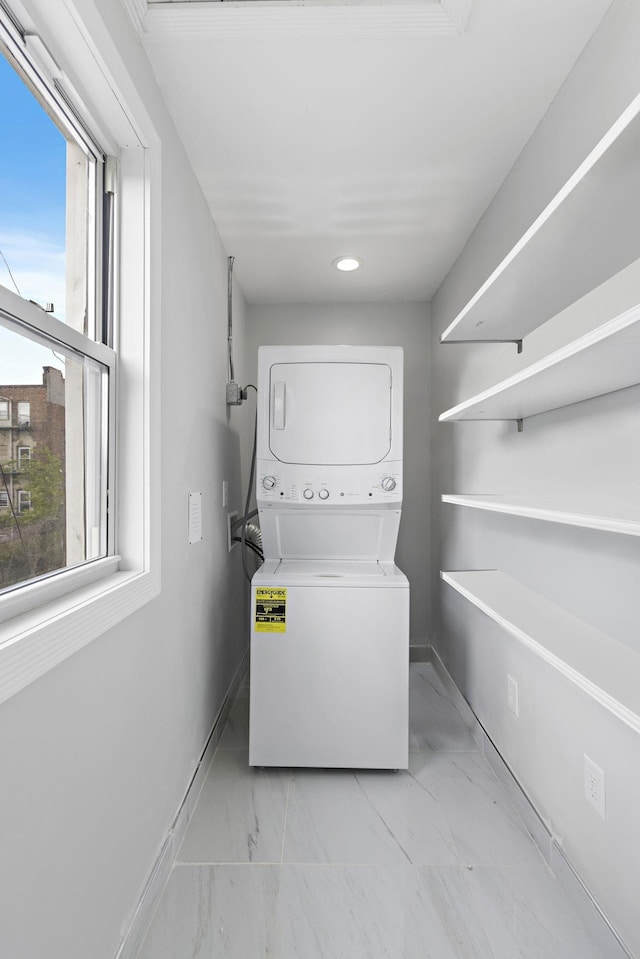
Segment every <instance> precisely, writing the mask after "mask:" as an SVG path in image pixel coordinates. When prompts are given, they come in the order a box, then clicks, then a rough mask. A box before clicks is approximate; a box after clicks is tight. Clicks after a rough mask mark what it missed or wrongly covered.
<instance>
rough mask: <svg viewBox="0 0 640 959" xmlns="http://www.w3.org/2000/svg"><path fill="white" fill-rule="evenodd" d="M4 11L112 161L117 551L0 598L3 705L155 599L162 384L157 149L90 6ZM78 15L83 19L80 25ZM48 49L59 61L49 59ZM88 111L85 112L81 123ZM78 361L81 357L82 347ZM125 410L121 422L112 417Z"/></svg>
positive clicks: (51, 4) (54, 0) (56, 1)
mask: <svg viewBox="0 0 640 959" xmlns="http://www.w3.org/2000/svg"><path fill="white" fill-rule="evenodd" d="M10 4H11V9H12V12H13V13H14V14H15V16H16V17H17V18H19V22H20V23H21V24H22V26H23V27H24V28H25V32H26V34H28V36H25V38H24V39H23V40H21V42H22V43H23V46H24V47H25V49H28V50H30V52H31V55H32V56H33V57H34V58H35V59H36V60H37V62H38V67H39V69H40V70H41V73H42V75H43V77H45V78H47V79H49V80H50V82H53V77H54V76H55V86H56V87H57V88H58V89H63V90H64V93H65V95H66V97H67V98H68V100H69V101H70V102H71V103H72V104H73V106H74V108H75V110H76V112H77V113H78V114H79V115H80V116H81V118H82V120H83V121H84V123H85V124H86V125H87V126H88V128H89V129H90V130H92V131H94V134H95V136H96V139H98V140H99V142H101V143H102V144H103V145H104V147H105V149H107V150H108V151H109V153H110V154H111V155H113V156H115V157H117V158H118V164H119V171H120V181H119V205H118V206H119V214H118V215H119V220H120V229H119V232H118V239H117V247H118V249H117V255H118V262H119V276H118V290H117V295H116V300H117V301H118V303H119V308H118V314H119V315H118V323H117V324H116V328H117V336H116V343H115V348H116V353H117V356H118V360H119V362H118V364H117V366H116V369H115V374H114V379H115V383H114V384H113V386H114V388H112V389H111V396H110V415H111V417H112V418H113V419H112V422H115V423H116V424H117V429H116V447H115V449H114V451H113V455H112V456H111V464H112V469H113V470H114V475H115V479H116V482H117V486H115V489H116V490H117V493H116V494H114V492H113V489H114V486H113V485H112V493H111V498H110V504H109V506H110V510H111V511H112V516H113V517H114V520H115V523H114V525H115V542H114V548H115V552H114V553H113V555H110V556H108V557H106V558H105V559H99V560H95V561H92V562H90V563H87V564H85V565H84V566H81V567H78V568H75V569H67V570H63V571H61V572H59V573H57V574H55V575H52V576H48V577H46V578H43V579H42V580H40V581H34V582H30V583H28V584H25V585H24V586H21V587H20V588H18V589H15V590H12V591H11V592H9V593H6V594H4V595H3V596H0V702H3V701H4V700H6V699H8V698H9V697H10V696H12V695H14V694H16V693H17V692H19V691H20V690H21V689H22V688H24V687H25V686H26V685H28V684H29V683H30V682H32V681H34V680H35V679H37V678H38V677H40V676H42V675H43V674H44V673H46V672H47V671H48V670H49V669H52V668H53V667H54V666H56V665H58V663H60V662H62V661H63V660H64V659H66V658H67V657H68V656H70V655H72V654H73V653H74V652H75V651H76V650H78V649H81V648H82V647H83V646H85V645H86V644H87V643H89V642H92V641H93V640H95V639H97V638H98V637H99V636H101V635H103V634H104V633H105V632H107V631H108V630H109V629H111V628H112V627H114V626H115V625H117V624H118V623H119V622H121V621H122V620H123V619H125V618H126V617H128V616H129V615H131V614H132V613H133V612H134V611H135V610H136V609H138V608H140V607H141V606H143V605H144V604H145V603H148V602H149V601H150V600H152V599H153V598H155V597H156V596H157V595H158V594H159V592H160V544H159V535H158V534H157V532H156V531H157V530H158V528H159V510H160V498H159V484H160V462H159V423H158V416H159V413H158V409H159V398H160V397H159V381H158V379H157V377H155V376H153V377H152V371H153V370H155V369H156V368H157V363H156V360H157V358H158V350H159V343H158V341H157V338H156V337H152V336H151V330H152V329H154V328H157V326H158V320H157V319H155V322H154V317H155V315H156V313H157V311H158V309H159V271H156V272H154V275H153V277H152V275H151V268H150V267H151V262H152V258H155V257H156V256H157V255H159V254H156V253H155V252H154V251H155V250H156V249H157V250H159V247H160V230H161V222H160V209H159V189H160V141H159V138H158V135H157V133H156V130H155V128H154V125H153V124H152V122H151V120H150V118H149V116H148V114H147V112H146V110H145V109H144V106H143V105H142V104H141V103H140V101H139V99H138V97H137V93H136V87H135V83H134V82H133V80H132V78H131V76H130V75H129V73H128V71H127V70H126V68H125V66H124V64H123V63H122V61H121V59H120V57H119V55H118V52H117V48H116V47H115V46H114V44H113V39H112V37H111V35H110V34H109V31H108V28H107V26H106V25H105V24H104V22H103V21H102V20H101V19H100V18H99V17H97V16H94V15H93V14H92V11H91V8H90V5H89V6H88V7H87V6H83V7H82V8H79V7H75V5H74V3H73V2H72V0H10ZM83 15H85V16H86V17H87V18H89V19H90V22H85V20H84V19H83ZM36 21H37V22H36ZM52 49H55V50H56V53H57V57H58V61H59V62H54V61H53V59H52V58H51V55H50V53H49V50H52ZM96 49H101V50H103V51H105V56H107V58H108V62H109V66H110V69H109V71H107V70H106V69H105V65H104V62H103V61H102V60H101V59H100V58H98V57H96V52H95V51H96ZM70 77H73V78H74V83H73V84H72V83H71V81H70V79H69V78H70ZM78 78H81V83H82V86H80V81H79V80H78ZM86 102H90V103H91V104H92V111H91V113H90V114H89V113H88V112H87V111H86V109H85V107H84V103H86ZM152 204H153V206H154V223H153V231H152V228H151V221H150V208H151V205H152ZM0 293H1V294H2V295H3V297H4V298H5V299H4V302H5V303H6V298H7V297H8V298H9V300H10V298H11V296H12V294H11V292H10V291H4V290H0ZM33 309H34V310H37V307H33ZM38 313H41V311H38ZM39 319H40V320H41V322H42V323H43V324H44V325H45V327H46V330H45V332H49V333H50V334H51V333H53V331H54V328H55V324H56V323H57V322H59V321H57V320H55V319H54V318H53V317H51V316H48V315H47V314H42V316H41V317H39ZM49 324H52V325H51V326H49ZM78 336H80V334H78ZM95 345H96V347H101V344H95ZM104 349H105V350H106V349H107V348H106V347H105V348H104ZM81 352H85V353H86V343H85V342H84V339H83V343H82V349H81ZM96 358H97V359H98V360H99V361H100V362H101V360H100V358H99V357H96ZM125 411H126V415H121V416H119V415H118V414H119V413H120V412H122V413H123V414H124V413H125ZM141 450H142V457H141V456H140V451H141Z"/></svg>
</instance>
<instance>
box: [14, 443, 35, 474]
mask: <svg viewBox="0 0 640 959" xmlns="http://www.w3.org/2000/svg"><path fill="white" fill-rule="evenodd" d="M25 451H26V454H27V455H26V456H25ZM32 452H33V451H32V449H31V447H30V446H19V447H18V449H17V453H18V469H22V465H23V462H26V463H30V462H31V454H32Z"/></svg>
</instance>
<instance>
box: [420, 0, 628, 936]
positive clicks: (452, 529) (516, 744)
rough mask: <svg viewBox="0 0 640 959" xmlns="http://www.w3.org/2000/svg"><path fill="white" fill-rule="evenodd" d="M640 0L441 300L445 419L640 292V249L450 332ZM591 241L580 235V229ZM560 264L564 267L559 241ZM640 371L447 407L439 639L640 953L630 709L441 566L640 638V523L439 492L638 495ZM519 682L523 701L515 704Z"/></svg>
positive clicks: (608, 87) (570, 162) (622, 90)
mask: <svg viewBox="0 0 640 959" xmlns="http://www.w3.org/2000/svg"><path fill="white" fill-rule="evenodd" d="M639 43H640V7H639V6H638V4H637V3H634V2H627V0H621V2H620V0H616V2H614V4H613V5H612V7H611V10H610V12H609V14H608V16H607V17H605V19H604V21H603V23H602V26H601V28H600V29H599V31H598V32H597V33H596V35H595V36H594V38H593V40H592V42H591V43H590V45H589V46H588V47H587V49H586V51H585V52H584V54H583V55H582V57H581V58H580V59H579V61H578V62H577V64H576V66H575V68H574V70H573V72H572V74H571V75H570V77H569V78H568V80H567V82H566V84H565V85H564V86H563V88H562V89H561V90H560V91H559V93H558V96H557V97H556V99H555V101H554V103H553V104H552V106H551V108H550V110H549V112H548V114H547V115H546V116H545V118H544V119H543V121H542V123H541V124H540V126H539V128H538V130H537V131H536V132H535V134H534V135H533V137H532V138H531V140H530V142H529V144H528V145H527V147H526V149H525V150H524V152H523V154H522V155H521V157H520V158H519V160H518V162H517V163H516V165H515V167H514V169H513V171H512V172H511V174H510V175H509V177H508V179H507V181H506V182H505V184H504V185H503V187H502V189H501V190H500V191H499V193H498V195H497V196H496V198H495V200H494V202H493V204H492V205H491V206H490V207H489V209H488V211H487V213H486V214H485V216H484V217H483V219H482V220H481V221H480V223H479V225H478V227H477V228H476V230H475V232H474V234H473V235H472V237H471V238H470V240H469V242H468V244H467V246H466V248H465V250H464V251H463V254H462V255H461V257H460V258H459V260H458V262H457V263H456V264H455V266H454V268H453V270H452V271H451V273H450V275H449V276H448V278H447V279H446V281H445V282H444V284H443V286H442V287H441V289H440V291H439V292H438V295H437V296H436V298H435V300H434V302H433V304H432V317H433V371H434V375H433V389H434V399H433V407H434V420H435V418H436V417H437V415H438V414H439V413H440V412H442V411H443V410H445V409H447V408H449V407H451V406H452V405H454V404H455V403H457V402H459V401H460V400H462V399H463V398H465V397H467V396H469V395H472V394H473V393H475V392H476V391H478V390H480V389H482V388H484V387H486V386H488V385H489V384H491V383H494V382H497V381H499V380H500V379H502V378H504V377H506V376H508V375H510V374H511V373H513V372H515V371H516V370H517V369H519V368H521V367H522V366H523V365H525V364H529V363H531V362H533V361H534V360H536V359H538V358H539V357H540V356H542V355H544V353H546V352H547V351H548V350H551V349H554V348H555V347H558V346H560V345H562V344H564V343H566V342H567V341H568V340H570V339H571V338H572V337H573V336H575V335H577V334H579V333H581V332H585V331H586V330H588V329H591V328H593V327H594V326H595V325H597V323H599V322H602V320H604V319H607V318H608V316H614V315H616V313H617V312H618V311H619V310H620V308H621V307H622V308H624V306H625V305H626V306H630V305H632V304H634V303H638V302H640V264H635V265H632V266H631V267H629V268H628V269H627V270H626V272H625V273H624V275H622V276H619V277H618V278H617V279H616V280H615V281H613V282H612V283H609V284H607V285H606V286H605V287H604V288H603V289H602V291H601V293H600V294H599V296H598V303H597V306H596V308H595V309H586V308H585V305H584V304H578V305H577V306H575V307H572V308H569V309H568V310H566V311H564V312H563V313H562V314H560V315H559V316H558V317H556V318H553V319H551V320H550V321H549V322H547V323H546V324H545V325H544V326H542V327H541V328H540V329H539V330H537V331H536V332H535V333H533V334H531V335H530V336H529V337H527V338H526V339H525V344H524V352H523V354H522V355H521V356H518V355H517V354H516V352H515V347H514V346H512V345H489V344H484V345H475V346H467V345H446V346H445V345H440V344H439V337H440V335H441V333H442V331H443V330H444V329H445V328H446V326H448V324H449V323H450V322H451V321H452V320H453V318H454V317H455V315H456V313H457V312H458V310H459V308H460V307H461V306H462V305H463V304H464V302H465V301H466V300H467V299H468V298H469V296H470V295H471V294H472V293H473V292H474V290H475V288H476V287H477V286H478V285H479V284H480V283H481V282H482V281H483V280H484V279H485V278H486V276H487V275H488V274H489V273H490V272H491V270H492V269H493V268H494V267H495V266H496V265H497V264H498V262H499V261H500V259H501V258H502V256H503V255H504V254H505V253H506V252H507V250H508V249H509V248H510V247H511V246H512V245H513V243H514V242H515V241H516V240H517V239H518V237H519V235H520V234H521V233H522V232H523V230H524V229H525V228H526V227H527V226H528V225H529V223H531V222H532V221H533V219H534V218H535V216H536V215H537V214H538V213H539V212H540V210H541V209H542V208H543V206H544V205H545V204H546V202H548V200H549V199H551V197H552V195H553V194H554V192H555V190H556V189H557V188H558V186H559V185H560V183H561V182H562V180H563V178H566V176H567V175H568V174H569V173H570V172H571V170H572V169H573V168H575V166H577V165H578V163H579V161H580V160H581V159H582V158H583V157H584V156H585V155H586V153H588V151H589V150H590V148H591V147H592V146H593V145H594V144H595V142H596V141H597V140H598V138H599V137H600V136H601V135H602V134H603V133H604V131H605V130H606V128H607V127H608V126H609V125H610V124H611V122H613V120H614V119H615V118H616V117H617V116H618V115H619V113H620V112H622V110H623V109H624V108H625V107H626V106H627V104H628V103H629V102H630V101H631V100H632V98H633V97H634V96H635V95H636V94H637V93H638V91H640V59H639V58H638V57H637V49H638V44H639ZM578 242H579V241H578ZM558 269H560V270H561V269H562V259H561V254H560V255H559V260H558ZM638 435H640V387H633V388H630V389H627V390H623V391H620V392H618V393H615V394H610V395H608V396H604V397H600V398H597V399H593V400H589V401H587V402H584V403H580V404H576V405H574V406H571V407H568V408H566V409H564V410H559V411H556V412H552V413H547V414H544V415H540V416H536V417H533V418H531V419H528V420H526V421H525V424H524V432H523V433H518V432H517V431H516V427H515V425H514V424H513V423H495V422H488V423H478V422H476V423H451V424H440V425H434V433H433V446H432V458H433V463H434V474H433V475H434V488H433V506H434V510H433V522H434V556H433V568H434V582H433V592H434V604H435V607H436V627H435V632H436V637H435V638H434V646H435V647H436V648H437V650H438V652H439V654H440V656H441V658H442V659H443V661H444V663H445V665H446V666H447V668H448V669H449V670H450V672H451V674H452V675H453V678H454V679H455V681H456V683H457V684H458V685H459V687H460V688H461V690H462V691H463V693H464V695H465V697H466V698H467V699H468V701H469V703H470V704H471V706H472V708H473V709H474V711H475V713H476V715H477V716H478V717H479V719H480V720H481V722H482V723H483V725H484V726H485V728H486V730H487V732H488V734H489V735H490V737H491V738H492V739H493V741H494V743H495V744H496V746H497V747H498V749H499V750H500V752H501V753H502V755H503V757H504V758H505V759H506V761H507V763H508V764H509V765H510V767H511V769H512V770H513V772H514V773H515V775H516V776H517V778H518V779H519V781H520V782H521V784H522V786H523V788H524V789H525V791H526V792H527V794H528V795H529V797H530V798H531V800H532V801H533V803H534V805H535V807H536V808H537V810H538V812H539V813H540V815H541V817H542V818H543V820H544V821H545V823H546V824H547V826H548V828H549V830H550V831H551V833H552V834H553V835H554V836H555V837H556V838H557V841H558V842H559V844H560V845H561V846H562V848H563V849H564V850H565V852H566V854H567V855H568V857H569V859H570V861H571V862H572V863H573V864H574V866H575V867H576V869H577V871H578V873H579V875H580V876H581V878H582V879H583V881H584V882H585V884H586V885H587V887H588V888H589V890H590V891H591V893H592V894H593V895H594V897H595V898H596V900H597V901H598V902H599V904H600V905H601V907H602V908H603V910H604V912H605V914H606V915H607V916H608V917H609V919H610V921H611V922H612V923H613V925H614V927H615V928H616V929H617V930H618V932H619V933H620V935H621V936H622V938H623V939H624V940H625V941H626V943H627V945H628V947H629V948H630V949H631V950H632V951H633V952H634V954H635V955H640V926H639V924H638V921H637V892H636V889H637V874H638V867H639V866H640V854H639V852H638V850H640V820H639V818H638V815H637V810H638V808H640V772H639V770H640V741H639V737H638V736H637V735H636V734H635V733H633V732H632V731H631V730H630V729H629V728H628V727H626V726H625V725H623V724H622V723H621V722H619V721H618V720H617V719H615V718H614V717H613V716H612V715H611V714H610V713H608V712H607V711H606V710H605V709H604V708H602V707H601V706H599V705H598V704H596V703H595V702H594V701H593V700H591V699H590V698H589V697H588V696H587V695H586V694H585V693H583V692H581V691H579V690H578V689H577V688H576V687H575V686H573V685H571V684H570V683H569V682H568V681H567V680H565V679H563V678H562V677H561V676H559V675H558V673H556V672H555V671H554V670H553V669H552V668H551V667H549V666H547V665H545V664H544V663H542V662H541V661H540V660H539V659H538V658H537V657H536V656H535V655H533V654H532V653H530V652H529V651H527V650H526V649H525V648H524V647H523V646H522V645H521V644H519V643H518V642H517V641H516V640H515V639H514V638H512V637H510V636H509V635H507V634H506V633H505V632H504V631H503V630H501V629H500V628H499V627H498V626H497V625H496V624H494V623H493V622H491V621H490V620H489V619H488V618H487V617H485V616H484V615H482V614H481V613H480V612H478V611H477V610H476V609H474V608H473V607H471V606H470V605H469V604H468V603H466V602H465V600H464V599H462V597H460V596H459V595H458V594H456V593H454V592H453V591H452V590H450V588H449V587H447V586H446V585H444V584H442V583H441V582H440V581H439V579H438V570H439V569H474V568H480V569H482V568H498V569H501V570H503V571H504V572H505V573H507V574H508V575H511V576H512V577H513V578H514V579H517V580H519V581H520V582H522V583H524V584H525V585H528V586H529V587H531V588H532V589H534V590H535V591H536V592H538V593H539V594H540V595H542V596H545V597H547V598H548V599H550V600H552V601H553V602H555V603H557V604H558V605H560V606H562V607H564V608H565V609H568V610H570V611H571V612H573V613H574V614H575V615H577V616H578V617H579V618H581V619H583V620H585V621H586V622H588V623H590V624H592V625H594V626H596V627H598V628H599V629H601V630H602V631H604V632H605V633H608V634H609V635H611V636H613V637H614V638H615V639H617V640H619V641H620V642H621V643H624V644H626V645H627V646H629V647H630V648H632V649H634V650H635V651H636V652H638V653H639V654H640V639H639V636H638V628H637V624H638V622H639V621H640V595H639V592H638V588H637V584H638V582H639V581H640V550H639V545H638V540H637V539H636V538H635V537H627V536H619V535H615V534H610V533H600V532H595V531H589V530H586V529H578V528H574V527H569V526H556V525H554V524H551V523H544V522H535V521H533V520H526V519H519V518H515V517H506V516H500V515H497V514H489V513H485V512H481V511H472V510H469V509H466V508H462V507H455V506H452V505H442V504H441V503H440V501H439V497H440V494H441V493H443V492H448V493H496V492H506V493H509V492H511V493H516V492H524V493H531V494H534V495H536V494H537V495H540V496H544V495H545V494H548V493H552V492H553V491H555V490H559V491H560V492H562V493H566V494H568V495H572V494H577V495H580V496H584V497H587V498H588V497H589V496H591V497H594V498H596V499H606V498H607V497H610V498H611V499H612V500H613V501H614V502H615V501H616V500H618V499H621V498H632V497H634V496H635V498H636V500H637V491H638V489H639V488H640V446H639V444H638V442H637V437H638ZM507 673H509V674H510V675H512V676H513V677H514V678H515V679H516V680H517V681H518V683H519V691H520V717H519V719H516V718H515V717H514V716H513V714H512V713H510V712H509V711H508V709H507V707H506V676H507ZM584 753H587V754H588V755H589V756H591V757H592V758H593V759H594V761H595V762H596V763H597V764H598V765H600V766H601V767H602V768H603V769H604V770H605V773H606V799H607V818H606V822H603V821H602V820H601V819H600V818H599V817H598V815H597V814H596V813H595V812H594V810H593V809H592V808H591V807H590V806H589V805H588V804H587V803H586V801H585V799H584V796H583V754H584Z"/></svg>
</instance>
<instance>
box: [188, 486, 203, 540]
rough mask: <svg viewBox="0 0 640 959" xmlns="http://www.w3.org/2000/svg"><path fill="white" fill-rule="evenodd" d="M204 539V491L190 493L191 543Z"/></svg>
mask: <svg viewBox="0 0 640 959" xmlns="http://www.w3.org/2000/svg"><path fill="white" fill-rule="evenodd" d="M201 539H202V493H189V543H199V542H200V540H201Z"/></svg>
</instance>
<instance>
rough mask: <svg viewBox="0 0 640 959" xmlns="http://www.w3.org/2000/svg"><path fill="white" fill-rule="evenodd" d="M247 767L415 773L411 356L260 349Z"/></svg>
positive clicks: (395, 351)
mask: <svg viewBox="0 0 640 959" xmlns="http://www.w3.org/2000/svg"><path fill="white" fill-rule="evenodd" d="M256 485H257V493H256V496H257V502H258V509H259V512H260V525H261V530H262V542H263V549H264V553H265V563H264V565H263V566H262V567H261V568H260V570H258V572H257V573H256V574H255V576H254V578H253V581H252V589H251V618H252V619H251V624H252V625H251V681H250V727H249V762H250V764H251V765H253V766H323V767H348V768H377V769H404V768H406V767H407V764H408V669H409V583H408V581H407V578H406V577H405V576H404V574H403V573H402V572H401V571H400V570H399V569H398V568H397V567H396V566H395V564H394V561H393V560H394V554H395V547H396V541H397V535H398V528H399V523H400V513H401V504H402V350H400V349H399V348H387V347H262V348H261V349H260V351H259V361H258V447H257V475H256Z"/></svg>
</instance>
